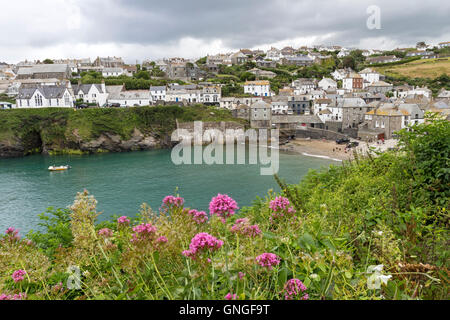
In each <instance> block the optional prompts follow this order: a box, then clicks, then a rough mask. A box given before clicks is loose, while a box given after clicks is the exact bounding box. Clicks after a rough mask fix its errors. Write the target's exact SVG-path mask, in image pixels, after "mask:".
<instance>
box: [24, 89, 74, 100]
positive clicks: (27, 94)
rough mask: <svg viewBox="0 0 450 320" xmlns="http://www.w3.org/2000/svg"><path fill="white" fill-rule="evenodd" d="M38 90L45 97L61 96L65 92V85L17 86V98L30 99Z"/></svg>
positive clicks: (55, 97) (57, 97) (56, 97)
mask: <svg viewBox="0 0 450 320" xmlns="http://www.w3.org/2000/svg"><path fill="white" fill-rule="evenodd" d="M36 90H38V91H39V92H40V93H41V94H42V95H43V96H44V97H45V98H46V99H59V98H62V97H63V95H64V93H65V92H66V90H67V88H66V86H42V87H34V88H19V95H18V98H19V99H30V98H31V97H32V96H33V95H34V93H35V92H36Z"/></svg>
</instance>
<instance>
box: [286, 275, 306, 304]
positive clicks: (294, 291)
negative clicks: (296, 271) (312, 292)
mask: <svg viewBox="0 0 450 320" xmlns="http://www.w3.org/2000/svg"><path fill="white" fill-rule="evenodd" d="M305 291H306V287H305V285H304V284H303V282H301V281H300V280H299V279H291V280H289V281H288V282H286V284H285V285H284V299H285V300H308V299H309V295H308V294H307V293H305Z"/></svg>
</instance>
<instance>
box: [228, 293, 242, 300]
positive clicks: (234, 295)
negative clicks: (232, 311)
mask: <svg viewBox="0 0 450 320" xmlns="http://www.w3.org/2000/svg"><path fill="white" fill-rule="evenodd" d="M225 300H239V298H238V296H237V294H236V293H235V294H231V293H228V294H227V295H226V296H225Z"/></svg>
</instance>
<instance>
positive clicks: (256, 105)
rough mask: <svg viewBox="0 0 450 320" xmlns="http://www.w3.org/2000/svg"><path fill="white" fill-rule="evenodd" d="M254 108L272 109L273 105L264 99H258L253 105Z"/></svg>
mask: <svg viewBox="0 0 450 320" xmlns="http://www.w3.org/2000/svg"><path fill="white" fill-rule="evenodd" d="M251 108H252V109H267V108H268V109H272V106H271V105H270V104H268V103H267V102H264V101H257V102H255V103H253V104H252V105H251Z"/></svg>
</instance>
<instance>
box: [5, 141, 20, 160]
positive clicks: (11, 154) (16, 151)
mask: <svg viewBox="0 0 450 320" xmlns="http://www.w3.org/2000/svg"><path fill="white" fill-rule="evenodd" d="M24 154H25V149H24V147H23V146H22V145H21V144H19V143H18V144H14V145H9V144H6V143H0V158H16V157H22V156H23V155H24Z"/></svg>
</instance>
